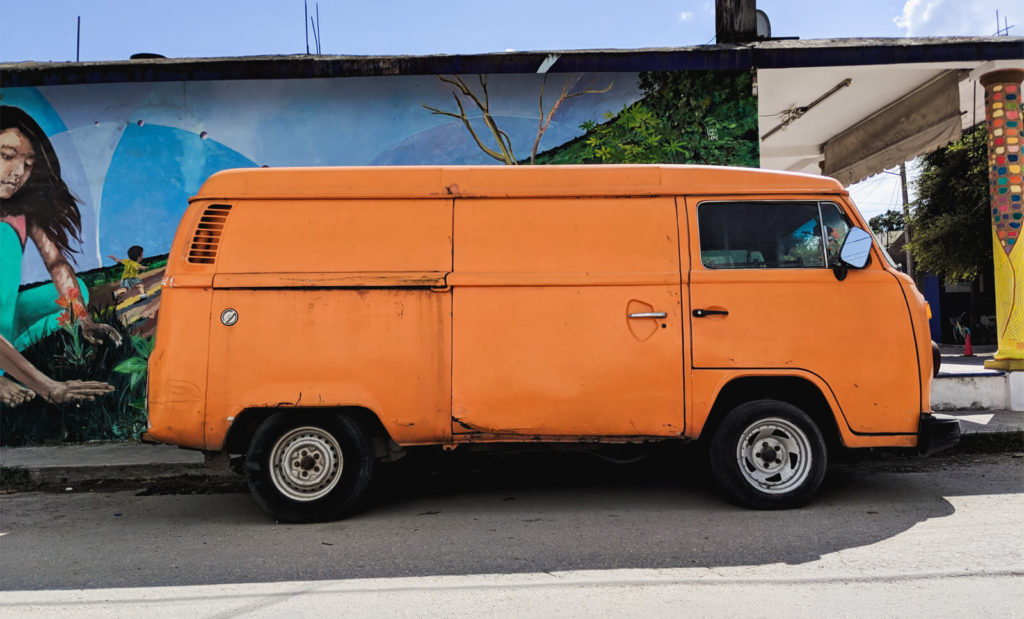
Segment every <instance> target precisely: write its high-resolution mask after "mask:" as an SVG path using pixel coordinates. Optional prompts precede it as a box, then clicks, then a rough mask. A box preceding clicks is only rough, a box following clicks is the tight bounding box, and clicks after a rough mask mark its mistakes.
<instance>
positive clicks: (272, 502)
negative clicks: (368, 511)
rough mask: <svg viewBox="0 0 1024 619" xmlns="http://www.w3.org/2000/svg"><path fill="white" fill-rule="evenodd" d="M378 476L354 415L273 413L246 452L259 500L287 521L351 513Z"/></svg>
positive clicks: (249, 475) (249, 477)
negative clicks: (372, 478)
mask: <svg viewBox="0 0 1024 619" xmlns="http://www.w3.org/2000/svg"><path fill="white" fill-rule="evenodd" d="M372 474H373V456H372V453H371V450H370V445H369V441H368V440H367V438H366V435H365V433H364V432H363V431H362V429H361V428H360V427H359V425H358V424H357V423H356V422H354V421H353V420H352V419H350V418H349V417H346V416H344V415H338V414H333V413H307V412H293V413H287V412H280V413H277V414H275V415H272V416H271V417H270V418H268V419H267V420H266V421H265V422H263V424H262V425H260V427H259V428H258V429H257V430H256V433H255V434H253V437H252V441H251V442H250V446H249V452H248V453H247V454H246V479H247V481H248V483H249V490H250V491H251V492H252V495H253V498H255V499H256V502H257V503H258V504H259V505H260V507H262V508H263V509H264V510H266V511H267V512H268V513H269V514H270V515H272V516H274V517H275V518H277V519H278V520H280V521H282V522H320V521H324V520H334V519H337V518H340V517H342V516H344V515H346V514H347V513H349V512H350V511H351V510H352V508H353V507H354V505H355V504H356V503H357V502H358V500H359V498H360V497H361V496H362V495H363V493H364V492H365V491H366V488H367V487H368V486H369V484H370V478H371V476H372Z"/></svg>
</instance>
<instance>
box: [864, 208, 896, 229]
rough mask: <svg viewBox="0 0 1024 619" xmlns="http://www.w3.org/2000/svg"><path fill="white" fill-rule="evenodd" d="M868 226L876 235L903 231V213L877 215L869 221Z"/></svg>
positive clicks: (892, 211) (891, 212)
mask: <svg viewBox="0 0 1024 619" xmlns="http://www.w3.org/2000/svg"><path fill="white" fill-rule="evenodd" d="M868 225H869V226H871V229H872V230H873V231H874V232H875V234H882V233H885V232H899V231H900V230H902V229H903V213H901V212H900V211H896V210H888V211H886V212H884V213H882V214H881V215H875V216H874V217H872V218H871V220H870V221H868Z"/></svg>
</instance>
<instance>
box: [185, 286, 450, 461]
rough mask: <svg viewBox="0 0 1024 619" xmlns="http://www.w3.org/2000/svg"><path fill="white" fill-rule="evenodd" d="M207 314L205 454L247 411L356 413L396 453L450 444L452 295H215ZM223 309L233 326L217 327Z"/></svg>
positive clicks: (332, 291) (320, 291)
mask: <svg viewBox="0 0 1024 619" xmlns="http://www.w3.org/2000/svg"><path fill="white" fill-rule="evenodd" d="M396 283H397V282H396ZM213 307H214V311H213V314H214V320H213V321H212V324H211V327H210V330H211V333H210V382H209V389H208V396H207V401H206V436H205V446H206V449H208V450H214V451H216V450H219V449H220V448H221V446H222V445H223V444H224V440H225V438H226V435H227V432H228V430H229V428H230V427H231V423H232V422H233V421H234V419H235V417H237V416H238V415H239V413H241V412H242V411H243V410H245V409H249V408H274V409H287V408H303V409H308V408H325V409H326V408H337V407H341V406H357V407H362V408H366V409H369V410H370V411H372V412H374V413H375V414H376V415H377V417H378V418H379V419H380V422H381V424H382V425H383V426H384V428H385V429H386V430H387V431H388V433H389V434H390V436H391V438H392V439H394V440H395V441H396V442H398V443H399V444H402V445H414V444H437V443H444V442H447V441H449V440H450V435H451V422H450V418H451V413H450V411H451V382H450V379H449V376H450V372H449V368H450V367H451V358H450V343H451V329H450V325H451V294H450V293H448V292H435V291H432V290H430V289H427V288H420V289H411V288H401V287H399V286H395V287H393V288H321V287H315V288H289V289H275V288H263V289H245V288H239V289H217V290H215V291H214V292H213ZM222 308H231V309H234V310H235V311H237V312H238V322H237V323H235V324H234V325H232V326H225V325H223V324H221V323H220V321H219V320H217V319H216V316H217V315H219V313H220V311H221V309H222Z"/></svg>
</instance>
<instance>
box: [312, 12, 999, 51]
mask: <svg viewBox="0 0 1024 619" xmlns="http://www.w3.org/2000/svg"><path fill="white" fill-rule="evenodd" d="M998 21H999V16H998V15H997V16H996V22H998ZM302 25H303V29H304V30H305V31H306V55H309V0H303V2H302Z"/></svg>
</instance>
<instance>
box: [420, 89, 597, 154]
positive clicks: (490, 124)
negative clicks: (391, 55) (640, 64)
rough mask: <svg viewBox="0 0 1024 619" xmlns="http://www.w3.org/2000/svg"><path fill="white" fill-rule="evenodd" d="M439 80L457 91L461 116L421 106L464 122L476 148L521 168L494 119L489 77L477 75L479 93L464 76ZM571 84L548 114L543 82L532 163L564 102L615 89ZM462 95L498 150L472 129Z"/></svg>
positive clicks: (562, 92)
mask: <svg viewBox="0 0 1024 619" xmlns="http://www.w3.org/2000/svg"><path fill="white" fill-rule="evenodd" d="M437 79H439V80H441V82H443V83H445V84H449V85H451V86H454V87H455V89H456V90H457V91H458V92H453V93H452V98H453V99H455V105H456V106H458V108H459V113H458V114H456V113H454V112H448V111H445V110H441V109H438V108H435V107H430V106H429V105H426V104H420V105H422V106H423V107H424V108H426V109H428V110H430V112H431V113H433V114H437V115H438V116H448V117H450V118H457V119H459V120H461V121H462V124H463V125H465V127H466V130H467V131H469V135H470V136H471V137H472V138H473V141H474V142H476V145H477V147H479V148H480V150H482V151H483V152H484V153H486V154H487V156H489V157H491V158H493V159H496V160H498V161H501V162H503V163H505V164H506V165H518V164H519V161H518V160H517V159H516V156H515V154H514V153H513V152H512V139H511V138H509V135H508V133H506V132H504V131H502V130H501V129H500V128H499V127H498V123H497V122H495V120H494V117H493V116H492V115H491V109H490V106H491V99H490V93H489V92H488V90H487V75H486V74H483V73H481V74H478V75H477V81H478V82H479V83H480V93H479V94H478V93H476V92H474V91H473V89H472V88H470V87H469V85H468V84H466V81H465V80H463V79H462V76H461V75H456V76H454V77H448V76H444V75H438V76H437ZM576 80H577V81H579V77H577V78H576ZM572 83H573V82H572V79H571V78H566V80H565V83H564V84H562V91H561V93H559V95H558V99H557V100H556V101H555V103H554V105H552V106H551V109H550V110H548V112H547V113H545V112H544V89H545V86H546V85H547V75H545V76H544V80H543V81H542V82H541V87H540V96H539V98H538V107H539V108H540V114H539V117H538V119H537V137H536V139H534V141H533V148H532V149H531V150H530V163H531V164H532V163H534V161H535V160H536V157H537V149H538V148H539V147H540V141H541V138H543V137H544V132H546V131H547V130H548V127H550V126H551V120H552V119H553V118H554V117H555V113H556V112H557V111H558V108H559V107H561V105H562V103H564V102H565V101H566V100H567V99H572V98H574V97H580V96H583V95H588V94H601V93H605V92H608V91H609V90H611V89H612V86H614V85H615V82H609V84H608V86H607V87H606V88H603V89H600V90H597V89H595V88H594V85H595V84H596V83H597V80H594V81H592V82H591V83H590V85H589V86H588V87H586V88H584V89H583V90H580V91H577V92H569V91H570V84H572ZM459 93H461V94H462V96H463V97H466V98H467V99H469V100H470V101H472V102H473V104H474V105H475V106H476V107H477V109H478V110H480V113H481V117H482V119H483V121H484V124H485V125H486V126H487V129H488V130H489V131H490V132H491V135H492V136H493V138H494V141H495V142H496V143H497V145H498V149H497V150H495V149H494V148H491V147H488V146H485V145H484V142H483V140H482V139H481V138H480V135H479V134H478V133H477V132H476V130H475V129H473V125H472V123H471V121H470V119H469V114H468V113H467V112H466V108H465V106H464V105H463V103H462V99H461V98H460V97H459Z"/></svg>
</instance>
